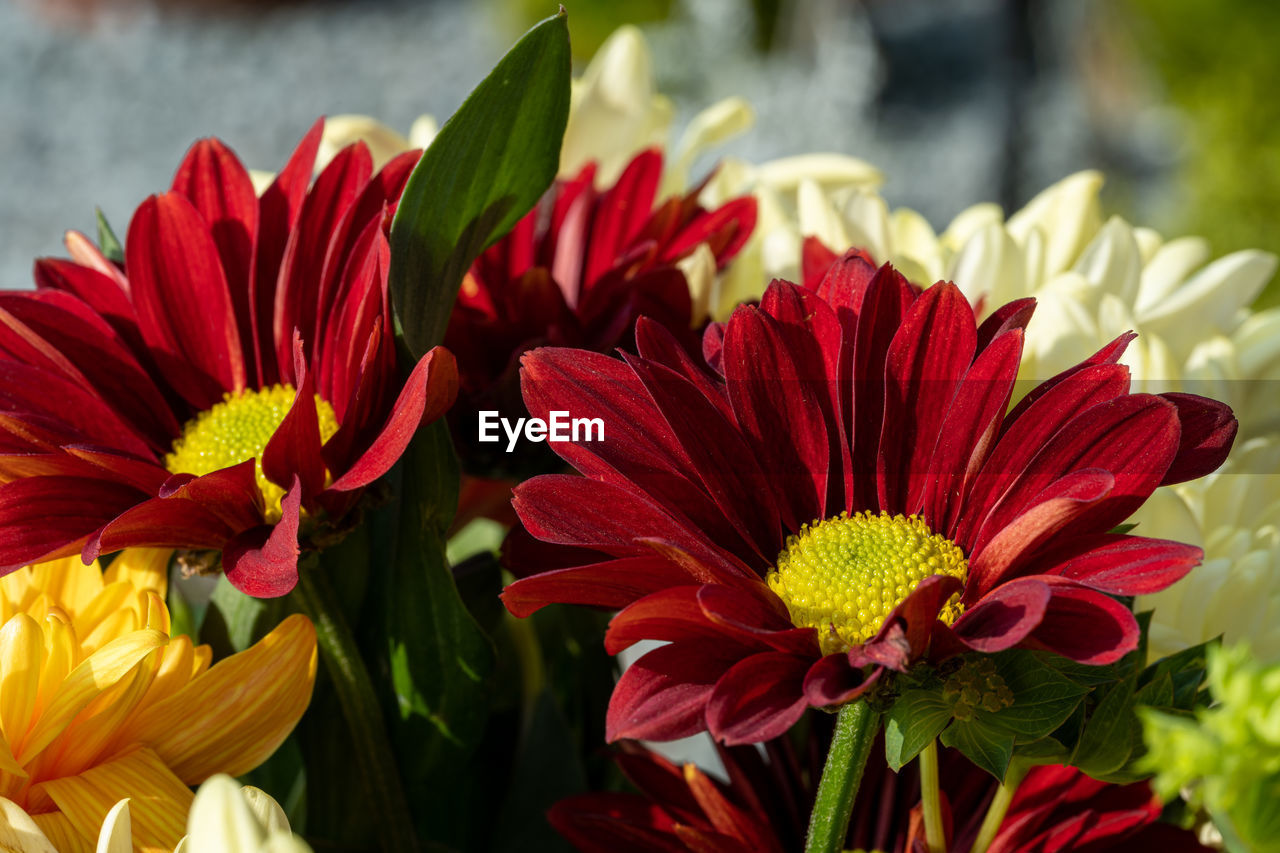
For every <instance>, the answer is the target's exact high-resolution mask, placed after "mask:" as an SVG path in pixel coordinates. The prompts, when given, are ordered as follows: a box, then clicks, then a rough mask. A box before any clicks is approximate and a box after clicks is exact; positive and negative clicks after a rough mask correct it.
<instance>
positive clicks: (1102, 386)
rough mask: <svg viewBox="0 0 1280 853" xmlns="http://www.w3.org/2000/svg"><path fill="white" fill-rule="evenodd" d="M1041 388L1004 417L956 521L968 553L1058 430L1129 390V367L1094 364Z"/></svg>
mask: <svg viewBox="0 0 1280 853" xmlns="http://www.w3.org/2000/svg"><path fill="white" fill-rule="evenodd" d="M1046 384H1048V383H1046ZM1042 389H1045V386H1044V385H1041V386H1038V387H1037V388H1036V389H1035V390H1034V391H1032V392H1031V393H1032V394H1035V395H1036V397H1037V401H1036V403H1035V404H1034V405H1032V406H1026V405H1025V404H1026V402H1027V401H1026V398H1025V397H1024V398H1023V400H1022V402H1020V403H1019V404H1018V405H1017V406H1015V407H1014V410H1013V412H1012V413H1010V414H1009V415H1008V416H1007V417H1006V418H1005V420H1004V425H1003V427H1002V435H1001V436H1000V438H999V440H998V441H997V442H996V447H995V449H994V450H993V451H991V455H990V456H989V457H988V458H987V461H986V462H985V463H984V464H983V466H982V470H981V471H980V472H979V473H978V476H977V477H976V478H975V479H974V481H973V486H972V488H971V489H970V490H969V493H968V494H967V495H966V496H965V511H964V512H963V513H962V514H961V515H960V517H959V519H958V520H957V523H956V527H955V531H954V535H952V537H951V539H952V541H953V542H955V543H956V544H957V545H959V546H960V547H962V548H964V549H965V550H966V552H970V553H971V552H972V551H973V546H974V538H975V537H976V535H977V533H978V529H979V528H980V527H981V525H982V524H983V521H984V520H985V519H986V518H987V516H988V515H989V513H990V511H991V508H992V507H994V506H995V505H996V504H997V503H998V502H999V500H1000V499H1001V497H1002V496H1003V495H1004V494H1005V493H1006V491H1007V490H1008V489H1009V488H1010V485H1011V484H1013V483H1015V482H1017V481H1018V479H1019V477H1020V476H1022V475H1023V473H1024V472H1025V471H1027V469H1028V468H1029V467H1030V465H1031V460H1032V459H1033V458H1034V457H1035V455H1036V454H1037V453H1038V452H1039V451H1040V450H1041V448H1043V447H1044V446H1045V445H1046V444H1047V443H1048V442H1049V440H1050V439H1051V438H1052V437H1053V436H1054V435H1056V434H1057V433H1058V432H1059V431H1060V430H1062V428H1063V427H1064V426H1066V424H1067V423H1069V422H1070V421H1071V420H1072V419H1073V418H1075V417H1076V416H1077V415H1079V414H1080V413H1082V412H1084V411H1087V410H1088V409H1090V408H1091V407H1093V406H1095V405H1097V404H1098V403H1101V402H1105V401H1108V400H1113V399H1115V398H1117V397H1119V396H1121V395H1123V394H1125V393H1127V392H1128V390H1129V368H1127V367H1125V366H1123V365H1115V364H1100V365H1093V366H1091V367H1087V368H1084V369H1081V370H1074V371H1070V372H1069V375H1067V376H1065V377H1064V378H1062V379H1060V380H1058V381H1056V382H1054V383H1053V385H1052V387H1050V388H1048V389H1046V390H1043V391H1042ZM1037 392H1041V393H1037ZM1028 396H1030V395H1028ZM1015 418H1016V419H1015Z"/></svg>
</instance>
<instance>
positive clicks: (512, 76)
mask: <svg viewBox="0 0 1280 853" xmlns="http://www.w3.org/2000/svg"><path fill="white" fill-rule="evenodd" d="M568 118H569V34H568V24H567V22H566V20H565V16H564V15H563V14H560V15H557V16H555V17H554V18H548V19H547V20H545V21H543V22H542V23H541V24H538V25H537V26H536V27H534V28H533V29H532V30H530V31H529V32H528V34H527V35H525V37H524V38H522V39H521V40H520V41H519V42H518V43H517V44H516V46H515V47H513V48H512V49H511V51H510V52H509V53H508V54H507V55H506V56H504V57H503V58H502V61H501V62H499V63H498V65H497V67H496V68H494V69H493V71H492V72H491V73H490V74H489V76H488V77H486V78H485V79H484V80H483V81H482V82H481V83H480V85H479V86H477V87H476V89H475V91H474V92H472V93H471V95H470V96H469V97H468V98H467V99H466V101H464V102H463V104H462V106H461V107H459V108H458V111H457V112H456V113H454V114H453V117H452V118H450V119H449V121H447V122H446V123H445V125H444V127H442V128H441V129H440V133H439V135H437V136H436V138H435V140H434V141H433V142H432V143H431V146H430V147H429V148H428V149H427V150H426V152H424V153H423V155H422V159H421V160H420V161H419V162H418V165H417V167H416V168H415V169H414V170H413V174H412V175H410V176H409V182H408V183H407V184H406V185H405V188H404V193H403V195H402V196H401V198H400V204H399V206H398V207H397V209H396V215H395V219H394V220H393V221H392V224H391V269H390V272H389V278H390V289H391V296H392V302H393V303H394V305H395V308H396V316H397V317H398V318H399V321H400V325H401V327H402V328H403V330H404V340H405V343H406V344H408V347H409V349H410V350H411V351H412V353H413V355H414V356H415V357H421V356H422V355H423V354H424V353H426V352H427V351H428V350H430V349H431V348H432V347H433V346H435V345H436V344H438V343H440V341H441V339H442V338H443V337H444V332H445V327H446V326H447V325H448V322H449V312H450V310H451V309H452V306H453V302H454V299H455V298H456V297H457V294H458V286H459V285H460V284H461V283H462V278H463V276H464V275H466V272H467V269H468V267H470V266H471V262H472V261H473V260H475V258H476V256H477V255H479V254H480V252H481V251H483V250H484V249H485V248H486V247H487V246H489V245H491V244H492V243H494V242H495V241H496V240H497V239H498V238H499V237H501V236H502V235H504V234H506V233H507V232H508V231H510V230H511V227H512V226H513V225H515V224H516V222H517V221H518V220H519V219H520V217H522V216H524V214H526V213H527V212H528V211H529V210H530V209H531V208H532V207H533V206H534V204H536V203H537V201H538V199H539V198H541V196H542V194H543V192H544V191H546V189H547V187H549V186H550V185H551V182H552V180H554V179H555V176H556V170H557V169H558V168H559V164H560V143H561V140H562V139H563V138H564V128H565V123H566V122H567V121H568Z"/></svg>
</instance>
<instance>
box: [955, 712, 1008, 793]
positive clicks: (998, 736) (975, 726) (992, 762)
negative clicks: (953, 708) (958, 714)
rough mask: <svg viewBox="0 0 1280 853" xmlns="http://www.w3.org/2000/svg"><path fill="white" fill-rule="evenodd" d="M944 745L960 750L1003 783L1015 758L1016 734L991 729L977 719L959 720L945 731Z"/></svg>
mask: <svg viewBox="0 0 1280 853" xmlns="http://www.w3.org/2000/svg"><path fill="white" fill-rule="evenodd" d="M941 740H942V744H943V746H949V747H951V748H952V749H958V750H960V751H961V752H962V753H964V755H965V757H966V758H968V759H969V760H970V761H972V762H973V763H974V764H976V765H978V766H979V767H981V768H982V769H983V770H985V771H987V772H988V773H990V774H991V775H992V776H994V777H996V779H998V780H1000V781H1001V782H1003V781H1004V774H1005V771H1007V770H1008V769H1009V761H1010V760H1011V759H1012V758H1013V735H1011V734H1008V733H1007V732H1003V731H1000V730H999V729H994V728H991V727H990V726H988V725H986V724H985V723H983V722H982V721H980V720H978V719H973V720H968V721H961V720H956V721H955V722H954V723H952V724H951V725H950V726H948V727H947V729H946V731H944V732H943V733H942V738H941Z"/></svg>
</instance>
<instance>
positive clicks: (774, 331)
mask: <svg viewBox="0 0 1280 853" xmlns="http://www.w3.org/2000/svg"><path fill="white" fill-rule="evenodd" d="M724 372H725V380H726V382H727V385H728V389H729V400H730V402H731V403H732V404H733V411H734V414H735V416H736V419H737V422H738V425H739V427H740V428H741V430H742V433H743V435H744V436H745V437H746V438H747V440H748V441H749V442H750V443H751V453H752V455H753V456H755V457H756V458H757V459H759V460H760V464H761V467H762V468H763V469H764V472H765V475H766V480H767V482H768V483H769V485H770V486H771V487H772V488H773V491H774V496H775V500H776V502H777V504H778V508H779V509H780V510H781V513H782V522H783V524H785V525H786V526H787V527H789V528H790V529H792V530H794V529H797V528H798V527H799V526H800V525H801V524H803V523H805V522H806V521H809V520H810V519H813V518H818V517H820V516H822V515H823V512H824V509H825V507H826V502H827V468H828V452H829V446H828V440H827V426H826V418H825V417H824V415H823V411H822V408H821V407H820V405H819V403H818V400H817V399H816V397H815V396H814V395H813V394H811V393H806V392H808V391H809V388H808V386H807V384H806V383H803V382H802V381H801V377H800V374H799V370H798V368H797V365H796V363H795V361H794V360H793V359H792V357H791V354H790V352H788V349H787V346H786V343H785V341H784V340H783V338H782V332H781V330H780V328H779V325H778V324H777V322H776V321H774V319H773V318H772V317H770V316H769V315H768V314H765V313H764V312H762V311H760V310H759V309H757V308H754V307H751V306H744V307H741V308H739V309H738V310H737V311H735V312H734V315H733V319H731V320H730V321H729V326H728V330H727V332H726V334H725V341H724Z"/></svg>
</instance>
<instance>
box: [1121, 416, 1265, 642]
mask: <svg viewBox="0 0 1280 853" xmlns="http://www.w3.org/2000/svg"><path fill="white" fill-rule="evenodd" d="M1135 532H1140V533H1142V534H1143V535H1144V536H1156V537H1161V538H1168V539H1177V540H1180V541H1183V542H1189V543H1191V544H1193V545H1198V546H1200V547H1201V548H1203V549H1204V552H1205V557H1204V562H1203V563H1202V564H1201V565H1200V566H1198V567H1196V568H1195V569H1194V570H1192V572H1191V573H1190V574H1189V575H1187V576H1186V577H1185V578H1183V579H1182V580H1180V581H1178V582H1177V583H1176V584H1174V585H1173V586H1171V587H1169V588H1168V589H1166V590H1163V591H1161V592H1158V593H1156V594H1155V595H1150V596H1143V597H1142V598H1140V599H1138V603H1137V607H1138V609H1139V610H1149V609H1153V608H1154V610H1155V615H1154V618H1153V620H1152V624H1151V635H1150V638H1149V643H1150V657H1151V658H1152V659H1155V658H1159V657H1162V656H1164V655H1167V654H1171V653H1173V652H1176V651H1178V650H1180V649H1184V648H1186V647H1188V646H1192V645H1195V644H1196V643H1199V642H1201V641H1203V640H1207V639H1210V638H1212V637H1216V636H1218V635H1219V634H1221V635H1223V639H1224V641H1225V642H1228V643H1230V642H1234V641H1236V640H1243V639H1247V640H1248V641H1249V645H1250V647H1251V648H1252V649H1253V650H1254V653H1255V654H1256V655H1257V657H1258V659H1259V660H1261V661H1264V662H1267V663H1275V662H1280V437H1271V438H1259V439H1253V440H1251V441H1248V442H1245V443H1244V444H1243V445H1241V446H1238V447H1237V448H1235V450H1234V451H1233V452H1232V454H1231V458H1230V459H1228V460H1227V463H1226V464H1225V465H1223V466H1222V468H1220V469H1219V470H1217V471H1215V472H1213V473H1212V474H1210V475H1208V476H1207V477H1203V478H1201V479H1199V480H1193V481H1191V482H1189V483H1181V484H1179V485H1177V486H1172V487H1168V488H1163V489H1158V490H1156V493H1155V494H1154V495H1152V497H1151V498H1150V499H1149V500H1148V501H1147V503H1146V504H1145V505H1144V506H1143V508H1142V515H1141V518H1140V526H1139V530H1137V531H1135Z"/></svg>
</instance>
